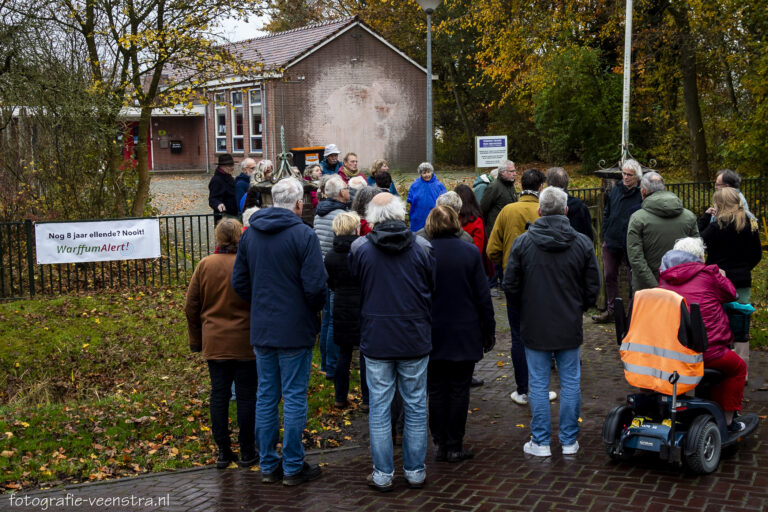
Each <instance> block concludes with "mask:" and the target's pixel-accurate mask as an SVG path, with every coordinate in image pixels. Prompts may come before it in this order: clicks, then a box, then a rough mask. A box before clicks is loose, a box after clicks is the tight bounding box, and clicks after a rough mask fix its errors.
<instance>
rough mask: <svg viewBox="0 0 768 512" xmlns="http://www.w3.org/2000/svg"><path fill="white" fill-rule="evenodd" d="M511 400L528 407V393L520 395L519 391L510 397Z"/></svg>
mask: <svg viewBox="0 0 768 512" xmlns="http://www.w3.org/2000/svg"><path fill="white" fill-rule="evenodd" d="M509 398H511V399H512V401H513V402H515V403H516V404H518V405H528V393H523V394H520V393H518V392H517V391H515V392H513V393H512V394H511V395H509Z"/></svg>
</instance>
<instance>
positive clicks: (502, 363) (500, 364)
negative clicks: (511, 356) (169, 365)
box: [496, 361, 504, 368]
mask: <svg viewBox="0 0 768 512" xmlns="http://www.w3.org/2000/svg"><path fill="white" fill-rule="evenodd" d="M496 366H498V367H499V368H503V367H504V361H496Z"/></svg>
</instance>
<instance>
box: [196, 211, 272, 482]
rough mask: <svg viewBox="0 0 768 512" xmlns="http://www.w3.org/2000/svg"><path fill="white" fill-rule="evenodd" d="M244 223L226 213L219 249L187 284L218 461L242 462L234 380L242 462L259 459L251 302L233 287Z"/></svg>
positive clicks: (218, 238)
mask: <svg viewBox="0 0 768 512" xmlns="http://www.w3.org/2000/svg"><path fill="white" fill-rule="evenodd" d="M242 229H243V227H242V225H241V224H240V223H239V222H238V221H237V220H235V219H230V218H225V219H223V220H222V221H221V222H219V224H218V225H217V226H216V244H217V246H216V250H215V252H214V253H213V254H211V255H210V256H207V257H205V258H203V259H202V260H200V263H198V264H197V268H195V272H194V274H192V280H191V281H190V283H189V288H188V290H187V303H186V306H185V308H184V311H185V313H186V315H187V331H188V333H189V348H190V350H191V351H192V352H202V355H203V358H204V359H205V360H206V361H207V362H208V372H209V374H210V377H211V404H210V414H211V431H212V432H213V439H214V441H215V442H216V445H217V446H218V448H219V457H218V460H217V461H216V467H217V468H219V469H224V468H226V467H227V466H229V464H230V463H231V462H238V458H237V455H236V454H234V453H233V452H232V449H231V444H230V435H229V426H228V420H229V398H230V395H231V386H232V382H233V381H234V383H235V395H236V399H237V424H238V427H239V429H240V434H239V442H240V461H239V462H238V464H239V465H240V466H241V467H250V466H253V465H254V464H256V463H257V462H258V460H259V458H258V455H257V453H256V448H255V446H256V445H255V439H254V426H255V420H256V387H257V382H258V380H257V374H256V356H255V355H254V353H253V349H252V348H251V341H250V304H248V303H247V302H245V301H244V300H243V299H241V298H240V297H239V296H238V295H237V294H236V293H235V291H234V290H233V289H232V284H231V277H232V268H233V267H234V264H235V255H236V254H237V245H238V242H239V240H240V234H241V233H242Z"/></svg>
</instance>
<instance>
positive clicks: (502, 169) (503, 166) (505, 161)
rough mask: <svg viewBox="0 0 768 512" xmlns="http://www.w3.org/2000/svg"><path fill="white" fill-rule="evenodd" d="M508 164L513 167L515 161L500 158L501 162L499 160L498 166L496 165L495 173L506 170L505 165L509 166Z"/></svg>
mask: <svg viewBox="0 0 768 512" xmlns="http://www.w3.org/2000/svg"><path fill="white" fill-rule="evenodd" d="M510 165H511V166H512V167H514V166H515V162H513V161H512V160H502V161H501V162H499V166H498V167H496V173H497V174H498V173H499V172H501V171H506V170H507V167H509V166H510Z"/></svg>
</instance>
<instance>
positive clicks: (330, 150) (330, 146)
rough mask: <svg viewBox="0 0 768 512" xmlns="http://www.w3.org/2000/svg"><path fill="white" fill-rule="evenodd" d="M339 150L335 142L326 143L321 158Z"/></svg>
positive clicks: (334, 153) (335, 153) (338, 152)
mask: <svg viewBox="0 0 768 512" xmlns="http://www.w3.org/2000/svg"><path fill="white" fill-rule="evenodd" d="M340 153H341V151H339V148H337V147H336V144H328V145H327V146H325V151H324V152H323V158H325V157H327V156H328V155H338V154H340Z"/></svg>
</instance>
